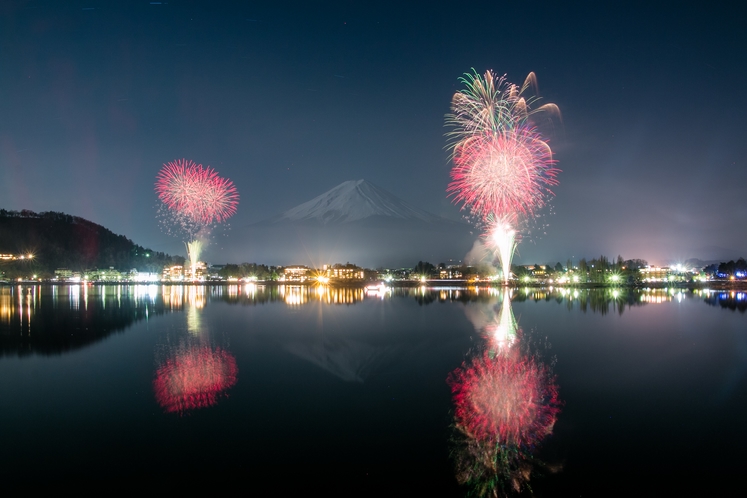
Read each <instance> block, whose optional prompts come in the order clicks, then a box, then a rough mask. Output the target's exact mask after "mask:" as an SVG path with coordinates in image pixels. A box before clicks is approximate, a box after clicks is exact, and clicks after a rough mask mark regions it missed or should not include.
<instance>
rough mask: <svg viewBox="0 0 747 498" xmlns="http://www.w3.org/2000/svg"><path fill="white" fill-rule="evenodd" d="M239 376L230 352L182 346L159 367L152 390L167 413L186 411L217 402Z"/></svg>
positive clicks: (204, 346) (208, 347)
mask: <svg viewBox="0 0 747 498" xmlns="http://www.w3.org/2000/svg"><path fill="white" fill-rule="evenodd" d="M237 375H238V368H237V367H236V359H235V358H234V357H233V356H232V355H231V354H230V353H228V352H227V351H225V350H223V349H221V348H215V349H213V348H211V347H210V346H206V345H202V346H193V347H186V346H182V347H179V348H178V349H177V351H176V352H175V354H174V355H173V356H171V357H170V358H168V359H167V360H166V361H165V362H163V364H162V365H161V366H160V367H159V368H158V370H157V372H156V378H155V380H154V381H153V390H154V391H155V395H156V400H157V401H158V404H159V405H161V407H162V408H163V409H164V410H165V411H166V412H168V413H179V414H183V413H185V412H187V411H189V410H195V409H199V408H206V407H209V406H213V405H215V404H216V403H217V402H218V400H219V399H220V398H221V397H223V396H225V395H226V390H227V389H228V388H230V387H232V386H233V385H234V384H236V380H237Z"/></svg>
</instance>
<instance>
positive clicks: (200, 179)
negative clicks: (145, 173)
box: [156, 159, 239, 278]
mask: <svg viewBox="0 0 747 498" xmlns="http://www.w3.org/2000/svg"><path fill="white" fill-rule="evenodd" d="M156 193H157V194H158V198H159V199H160V200H161V201H162V202H163V205H162V206H161V208H159V212H158V217H159V219H160V221H161V223H162V224H163V225H164V226H165V228H166V231H167V232H168V233H171V234H176V233H178V234H181V235H184V236H186V238H187V239H188V240H186V241H185V245H186V247H187V255H188V257H189V260H190V264H191V269H192V278H195V275H196V268H197V262H198V260H199V257H200V252H201V250H202V246H203V241H202V240H200V239H204V238H206V237H207V236H208V235H209V234H210V230H211V228H212V227H213V225H215V224H217V223H222V222H224V221H226V220H227V219H228V218H230V217H231V216H233V215H234V214H235V213H236V208H237V206H238V203H239V194H238V191H237V190H236V187H235V186H234V184H233V182H231V180H228V179H226V178H221V177H220V176H218V173H216V172H215V171H214V170H213V169H212V168H210V167H209V166H208V167H207V168H203V166H202V165H201V164H195V163H194V162H192V161H188V160H186V159H180V160H177V161H172V162H170V163H167V164H164V165H163V168H162V169H161V171H159V172H158V175H157V177H156Z"/></svg>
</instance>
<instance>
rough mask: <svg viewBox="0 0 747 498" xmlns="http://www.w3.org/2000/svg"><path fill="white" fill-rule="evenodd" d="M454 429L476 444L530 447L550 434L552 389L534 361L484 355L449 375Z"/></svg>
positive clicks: (555, 402) (554, 409)
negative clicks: (454, 422) (481, 442)
mask: <svg viewBox="0 0 747 498" xmlns="http://www.w3.org/2000/svg"><path fill="white" fill-rule="evenodd" d="M449 383H450V385H451V389H452V392H453V394H454V402H455V405H456V411H455V415H456V420H457V425H458V426H461V427H462V428H463V430H464V431H465V432H466V433H468V434H470V435H472V436H473V437H475V438H476V439H478V440H481V441H494V442H495V443H496V444H503V445H515V446H525V445H535V444H537V443H539V442H540V441H541V440H542V439H543V438H544V437H545V436H547V435H549V434H551V433H552V429H553V426H554V425H555V420H556V418H557V415H558V413H559V411H560V408H559V399H558V390H557V385H556V384H555V382H554V378H552V377H551V375H550V373H549V370H548V368H547V367H545V366H544V365H542V364H541V363H540V362H538V361H537V360H536V359H534V358H533V357H520V356H519V355H518V354H513V353H512V352H509V353H508V354H500V353H499V354H496V355H494V356H492V357H491V354H490V353H489V352H485V353H484V354H483V355H482V356H480V357H477V358H474V359H473V360H472V361H471V362H470V363H469V364H465V365H463V366H462V367H461V368H459V369H457V370H455V371H454V372H452V374H451V376H450V378H449Z"/></svg>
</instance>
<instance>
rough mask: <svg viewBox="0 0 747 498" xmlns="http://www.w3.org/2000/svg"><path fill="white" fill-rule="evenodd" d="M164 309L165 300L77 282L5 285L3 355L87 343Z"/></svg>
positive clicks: (0, 295)
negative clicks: (108, 291) (115, 292)
mask: <svg viewBox="0 0 747 498" xmlns="http://www.w3.org/2000/svg"><path fill="white" fill-rule="evenodd" d="M111 288H115V287H114V286H111ZM99 289H101V288H99ZM164 311H165V309H164V307H163V304H162V303H161V302H159V300H153V301H151V300H140V299H137V298H136V297H135V296H134V295H132V294H128V293H126V292H122V293H121V294H120V295H118V296H112V295H108V296H107V295H100V294H97V293H95V291H94V290H90V291H89V289H88V288H86V287H85V286H77V285H75V286H55V287H52V286H41V285H35V286H27V287H20V286H17V287H0V356H5V355H18V356H26V355H32V354H41V355H53V354H62V353H65V352H68V351H72V350H75V349H79V348H84V347H86V346H89V345H91V344H94V343H96V342H98V341H101V340H103V339H105V338H107V337H108V336H110V335H111V334H113V333H115V332H121V331H123V330H125V329H126V328H128V327H129V326H130V325H132V324H133V323H134V322H136V321H139V320H142V319H144V318H147V317H148V316H153V315H155V314H161V313H164Z"/></svg>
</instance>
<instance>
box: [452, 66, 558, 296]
mask: <svg viewBox="0 0 747 498" xmlns="http://www.w3.org/2000/svg"><path fill="white" fill-rule="evenodd" d="M461 81H462V83H464V84H465V88H464V89H463V90H461V91H459V92H456V93H455V94H454V97H453V98H452V102H451V113H450V114H447V116H446V125H447V126H448V127H450V128H451V130H450V131H449V132H448V133H447V134H446V135H447V139H448V148H449V149H450V150H451V158H452V161H453V163H454V166H453V168H452V170H451V180H452V181H451V183H450V184H449V186H448V188H447V192H448V194H449V196H452V197H453V200H454V202H455V203H457V204H461V205H462V209H465V210H467V211H468V212H469V214H470V217H472V218H474V219H476V220H477V223H478V225H479V226H485V227H486V228H487V233H485V234H484V235H483V236H484V237H485V238H486V239H487V242H488V245H489V246H492V247H495V248H496V251H495V252H496V256H497V257H498V258H499V259H500V260H501V263H502V266H503V269H504V271H503V278H504V281H507V280H508V271H507V270H508V268H510V260H511V257H512V256H513V251H514V249H515V247H516V246H515V243H516V241H518V240H520V233H518V228H519V226H522V225H524V224H525V221H526V220H528V219H533V218H534V217H536V216H537V214H538V212H539V211H540V210H542V209H543V208H544V207H545V206H546V205H547V203H548V199H549V198H550V197H552V196H553V195H554V194H553V192H552V190H551V187H552V186H555V185H557V184H558V180H557V178H556V177H557V174H558V173H559V172H560V170H559V169H557V168H556V167H555V160H554V159H553V155H552V150H551V149H550V146H549V145H548V144H547V142H546V141H545V139H544V138H543V137H542V135H541V134H540V133H539V131H538V129H537V127H536V126H535V125H534V124H533V123H532V121H531V119H530V118H531V117H532V116H533V115H535V114H537V113H539V112H541V111H549V112H552V113H559V111H558V108H557V106H556V105H555V104H545V105H542V106H540V107H538V108H536V109H533V104H534V103H535V102H536V100H537V99H536V98H533V97H525V94H526V93H527V91H528V89H529V88H531V87H534V86H536V78H535V76H534V73H530V74H529V76H527V78H526V80H525V81H524V84H523V85H522V86H517V85H514V84H512V83H509V82H508V81H507V80H506V78H505V76H504V77H500V78H496V76H495V75H494V74H493V72H492V71H487V72H485V75H484V76H481V75H479V74H477V73H476V72H473V73H472V74H469V73H468V74H466V75H465V76H464V77H463V78H461Z"/></svg>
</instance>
